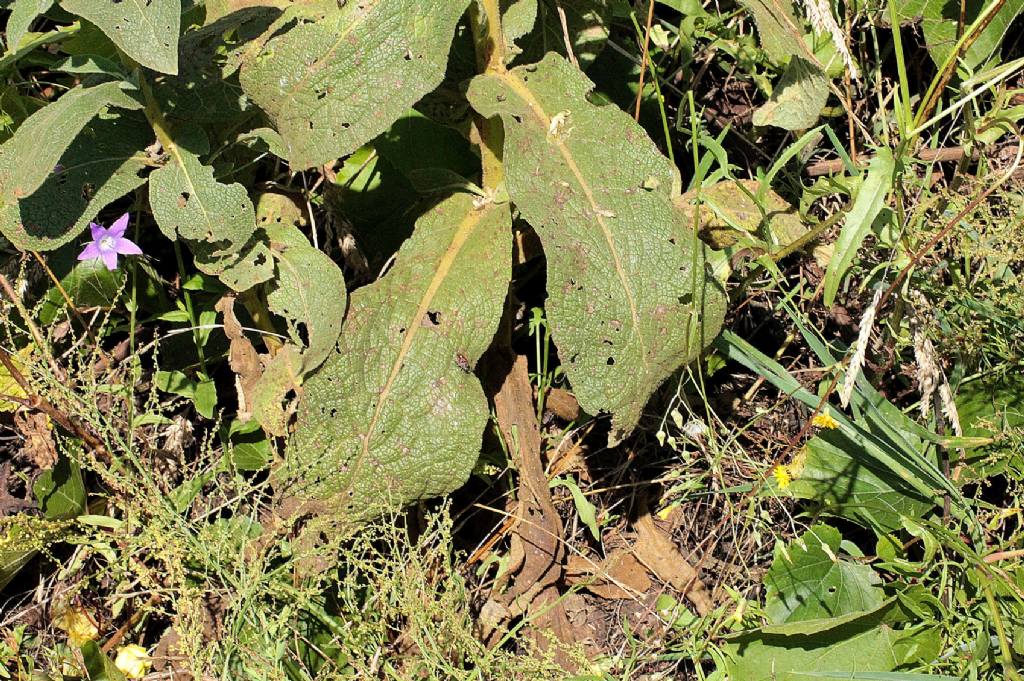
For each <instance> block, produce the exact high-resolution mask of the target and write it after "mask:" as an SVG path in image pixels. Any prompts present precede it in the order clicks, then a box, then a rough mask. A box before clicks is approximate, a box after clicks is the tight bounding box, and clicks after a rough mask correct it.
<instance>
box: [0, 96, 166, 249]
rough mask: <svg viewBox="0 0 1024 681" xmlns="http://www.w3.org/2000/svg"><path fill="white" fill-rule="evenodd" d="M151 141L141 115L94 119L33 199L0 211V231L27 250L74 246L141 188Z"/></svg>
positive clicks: (129, 113) (29, 197)
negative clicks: (117, 203)
mask: <svg viewBox="0 0 1024 681" xmlns="http://www.w3.org/2000/svg"><path fill="white" fill-rule="evenodd" d="M152 141H153V131H152V129H151V128H150V127H149V124H148V123H147V122H146V120H145V118H144V117H143V116H142V114H141V113H138V112H126V113H125V114H123V115H120V116H112V117H103V118H97V119H96V120H94V121H93V122H92V123H90V124H88V125H87V126H86V127H85V128H84V129H83V130H82V131H81V133H79V135H78V137H77V138H76V139H75V141H74V142H73V143H72V145H71V147H70V148H68V150H67V151H66V152H65V153H64V154H63V156H61V159H60V162H59V163H58V164H57V165H56V166H55V167H54V168H53V172H52V173H51V174H50V175H49V177H47V178H46V180H45V181H44V182H43V184H42V185H41V186H40V187H39V188H38V189H37V190H36V191H35V192H33V193H32V195H31V196H28V197H26V198H23V199H21V200H20V201H18V202H17V203H16V204H11V205H10V206H6V207H4V208H3V209H0V229H2V230H3V231H4V233H5V235H7V236H8V237H12V241H13V242H14V243H15V244H16V245H18V246H20V247H21V248H26V249H29V248H31V249H37V250H49V249H53V248H57V247H59V246H62V245H64V244H66V243H68V242H70V241H72V240H73V239H75V238H76V237H77V236H79V235H80V234H81V233H82V232H83V230H85V228H86V227H87V226H88V225H89V223H90V222H91V221H94V220H98V214H99V212H100V211H102V210H103V209H104V208H105V207H106V206H107V205H109V204H110V203H112V202H114V201H116V200H117V199H119V198H121V197H122V196H124V195H125V194H128V193H130V192H131V191H132V190H134V189H136V188H138V187H140V186H142V185H143V184H145V182H146V176H145V171H146V169H147V168H148V167H149V165H150V164H151V161H150V160H149V158H148V157H147V156H146V152H145V148H146V147H147V146H148V145H149V144H151V143H152Z"/></svg>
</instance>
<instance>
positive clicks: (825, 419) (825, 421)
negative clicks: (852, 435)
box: [811, 409, 839, 430]
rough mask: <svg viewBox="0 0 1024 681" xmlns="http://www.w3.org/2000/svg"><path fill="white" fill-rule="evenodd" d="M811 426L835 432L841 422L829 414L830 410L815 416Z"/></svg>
mask: <svg viewBox="0 0 1024 681" xmlns="http://www.w3.org/2000/svg"><path fill="white" fill-rule="evenodd" d="M811 425H813V426H817V427H818V428H827V429H828V430H835V429H836V428H838V427H839V421H836V420H835V419H834V418H832V414H829V413H828V410H827V409H826V410H825V411H823V412H821V413H820V414H815V415H814V418H813V419H811Z"/></svg>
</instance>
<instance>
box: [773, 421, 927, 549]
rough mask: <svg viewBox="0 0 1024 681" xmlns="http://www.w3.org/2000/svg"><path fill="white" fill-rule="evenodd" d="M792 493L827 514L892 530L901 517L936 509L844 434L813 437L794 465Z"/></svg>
mask: <svg viewBox="0 0 1024 681" xmlns="http://www.w3.org/2000/svg"><path fill="white" fill-rule="evenodd" d="M794 468H795V469H796V470H795V471H794V473H795V475H794V480H793V482H792V484H791V485H790V487H789V492H790V493H791V494H792V495H793V496H795V497H797V498H799V499H809V500H812V501H815V502H818V503H820V504H822V509H823V512H825V513H828V514H829V515H832V516H839V517H843V518H849V519H851V520H855V521H857V522H860V523H862V524H864V525H867V526H869V527H872V528H875V529H878V530H881V531H883V532H891V531H893V530H897V529H899V528H900V527H902V525H901V523H900V518H902V517H908V518H920V517H922V516H924V515H925V514H926V513H927V512H928V511H930V510H931V509H933V508H935V505H934V504H933V503H932V502H931V501H930V500H929V499H926V498H924V497H923V496H921V494H920V493H918V492H917V491H916V490H915V489H914V488H913V487H911V486H910V485H908V484H907V483H906V481H904V480H903V479H902V478H901V477H900V476H899V475H896V474H895V473H893V472H892V471H890V470H887V469H885V468H883V467H881V466H879V465H878V462H877V461H874V460H873V459H872V457H871V456H870V455H869V454H868V453H867V452H866V451H865V450H864V448H863V447H860V446H858V445H857V444H856V443H855V442H854V441H853V440H852V439H850V438H848V437H847V436H846V435H844V434H842V433H840V432H838V431H828V432H824V433H821V434H820V435H817V436H815V437H813V438H811V439H810V440H809V441H808V442H807V444H806V445H805V447H804V450H803V454H801V456H800V459H799V463H794Z"/></svg>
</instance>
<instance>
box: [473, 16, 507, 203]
mask: <svg viewBox="0 0 1024 681" xmlns="http://www.w3.org/2000/svg"><path fill="white" fill-rule="evenodd" d="M481 9H482V10H483V14H481ZM470 23H472V25H473V39H474V44H475V45H476V61H477V69H479V70H480V71H481V72H483V73H502V72H504V71H505V37H504V34H503V33H502V31H501V9H500V8H499V6H498V0H479V4H474V5H472V6H471V7H470ZM476 128H477V134H478V135H479V137H480V140H479V141H480V161H481V163H482V166H483V178H482V183H483V186H484V188H485V189H489V190H492V191H493V190H494V189H497V187H498V185H499V184H500V183H501V182H502V181H503V180H504V179H505V166H504V164H503V163H502V159H501V151H502V147H503V146H504V143H505V131H504V129H503V128H502V127H501V119H500V118H499V117H497V116H495V117H494V118H489V119H485V118H482V117H478V118H477V121H476Z"/></svg>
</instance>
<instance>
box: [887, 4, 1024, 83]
mask: <svg viewBox="0 0 1024 681" xmlns="http://www.w3.org/2000/svg"><path fill="white" fill-rule="evenodd" d="M991 6H992V3H991V2H988V1H987V0H967V2H966V3H965V7H964V9H965V10H966V11H965V14H964V18H965V20H966V23H965V25H966V26H967V27H970V25H971V24H973V23H974V22H975V21H976V20H977V19H978V17H980V16H981V13H982V11H983V10H984V9H985V8H987V7H991ZM896 7H897V9H896V12H897V14H898V15H899V16H901V17H904V18H905V19H907V20H915V19H917V18H918V17H921V26H922V28H923V29H924V39H925V43H927V45H928V54H929V56H931V58H932V61H934V62H935V64H936V66H939V67H941V66H942V65H943V64H945V62H946V59H948V58H949V57H950V55H951V54H952V52H953V48H954V47H956V43H957V24H958V22H959V15H960V5H959V3H956V4H950V3H949V2H948V0H911V1H910V2H906V3H898V4H897V5H896ZM1021 10H1024V0H1006V2H1004V3H1003V5H1002V7H1000V8H999V9H998V10H996V13H995V17H994V18H993V19H992V21H991V23H989V25H988V26H987V27H986V28H985V30H983V31H982V32H981V34H980V35H979V36H978V38H977V40H975V41H974V43H973V44H972V45H971V47H970V48H969V49H968V50H967V52H966V54H964V55H962V56H961V57H960V59H961V62H962V63H963V65H964V66H965V67H966V68H968V69H971V70H974V69H976V68H978V67H979V66H981V65H982V64H983V63H985V61H987V60H988V58H989V57H990V56H991V55H992V53H993V52H995V51H996V50H997V49H998V48H999V46H1000V45H1001V44H1002V42H1003V36H1005V35H1006V31H1007V29H1009V27H1010V24H1012V23H1013V20H1014V19H1015V18H1016V17H1017V16H1018V15H1020V13H1021Z"/></svg>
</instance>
